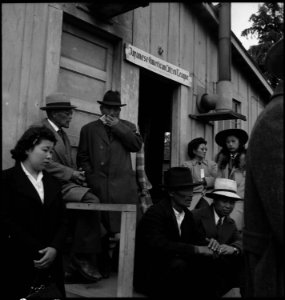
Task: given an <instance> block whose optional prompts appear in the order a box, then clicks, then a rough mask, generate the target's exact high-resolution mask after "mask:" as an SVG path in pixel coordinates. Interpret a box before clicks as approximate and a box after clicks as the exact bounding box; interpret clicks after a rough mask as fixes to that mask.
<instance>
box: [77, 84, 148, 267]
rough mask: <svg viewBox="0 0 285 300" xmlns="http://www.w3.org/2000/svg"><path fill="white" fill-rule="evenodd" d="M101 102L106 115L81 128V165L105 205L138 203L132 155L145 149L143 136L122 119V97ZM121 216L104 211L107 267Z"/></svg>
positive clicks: (112, 93)
mask: <svg viewBox="0 0 285 300" xmlns="http://www.w3.org/2000/svg"><path fill="white" fill-rule="evenodd" d="M97 102H98V103H100V104H101V105H100V110H101V113H102V116H101V117H100V118H99V119H98V120H96V121H93V122H91V123H88V124H86V125H85V126H83V127H82V128H81V131H80V140H79V146H78V152H77V163H78V165H79V166H80V167H81V168H82V169H83V170H84V171H85V174H86V179H87V183H88V186H90V187H91V188H92V190H93V192H94V193H95V194H96V195H98V197H99V198H100V201H101V202H102V203H128V204H138V192H137V190H138V188H137V184H136V176H135V171H134V170H133V168H132V163H131V152H137V151H139V150H140V149H141V147H142V137H141V136H140V134H139V133H138V132H137V129H136V126H135V124H133V123H131V122H129V121H126V120H123V119H121V118H120V111H121V107H123V106H125V105H126V104H122V103H121V97H120V94H119V92H117V91H111V90H110V91H107V92H106V93H105V95H104V97H103V101H97ZM120 217H121V215H120V213H119V212H102V222H103V224H104V226H105V227H106V229H107V231H108V234H107V235H106V237H105V242H104V243H103V248H104V249H105V250H103V252H104V253H105V256H104V257H101V261H103V262H104V263H103V264H105V265H107V264H108V263H107V261H108V260H109V257H108V249H107V248H108V240H109V237H110V236H112V235H114V234H118V233H119V232H120Z"/></svg>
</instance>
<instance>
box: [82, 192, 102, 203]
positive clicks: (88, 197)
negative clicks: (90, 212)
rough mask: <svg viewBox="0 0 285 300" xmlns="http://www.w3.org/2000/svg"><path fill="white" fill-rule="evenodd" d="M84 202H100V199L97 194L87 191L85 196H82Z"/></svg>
mask: <svg viewBox="0 0 285 300" xmlns="http://www.w3.org/2000/svg"><path fill="white" fill-rule="evenodd" d="M81 201H82V202H84V203H100V200H99V198H98V197H97V196H95V195H94V194H93V193H91V192H87V193H86V194H85V195H84V196H83V197H82V200H81Z"/></svg>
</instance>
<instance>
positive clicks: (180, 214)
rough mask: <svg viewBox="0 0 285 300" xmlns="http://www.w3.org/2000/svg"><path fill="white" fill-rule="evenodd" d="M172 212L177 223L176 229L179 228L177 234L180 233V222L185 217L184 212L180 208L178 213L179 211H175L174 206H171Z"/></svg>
mask: <svg viewBox="0 0 285 300" xmlns="http://www.w3.org/2000/svg"><path fill="white" fill-rule="evenodd" d="M173 211H174V214H175V218H176V221H177V224H178V229H179V234H180V235H181V228H180V227H181V223H182V221H183V219H184V217H185V212H184V210H182V212H181V213H180V212H179V211H177V210H176V209H175V208H173Z"/></svg>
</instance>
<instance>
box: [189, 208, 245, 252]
mask: <svg viewBox="0 0 285 300" xmlns="http://www.w3.org/2000/svg"><path fill="white" fill-rule="evenodd" d="M192 213H193V217H194V220H195V223H196V225H197V227H198V228H199V230H201V231H203V232H204V234H205V235H206V236H207V237H208V238H215V239H216V240H217V241H218V242H219V243H220V244H227V245H230V246H233V247H236V248H238V249H239V250H240V251H242V238H241V234H240V233H239V231H238V230H237V227H236V224H235V222H234V220H233V219H231V218H230V217H225V218H224V222H223V223H222V225H221V228H220V229H219V232H218V231H217V227H216V224H215V215H214V210H213V204H211V206H209V207H205V208H200V209H194V210H193V211H192Z"/></svg>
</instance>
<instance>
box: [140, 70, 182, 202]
mask: <svg viewBox="0 0 285 300" xmlns="http://www.w3.org/2000/svg"><path fill="white" fill-rule="evenodd" d="M176 86H177V85H176V84H175V83H174V82H172V81H171V80H168V79H166V78H164V77H161V76H159V75H157V74H155V73H152V72H150V71H147V70H144V69H140V82H139V114H138V125H139V129H140V133H141V135H142V137H143V140H144V149H145V171H146V174H147V177H148V179H149V181H150V183H151V185H152V189H151V190H150V193H151V197H152V201H153V203H156V202H157V201H159V200H160V199H161V197H162V196H163V190H162V187H161V184H162V183H163V174H164V171H165V170H167V169H168V168H169V167H170V164H171V161H170V157H171V124H172V118H171V116H172V99H173V92H174V89H175V88H176Z"/></svg>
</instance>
